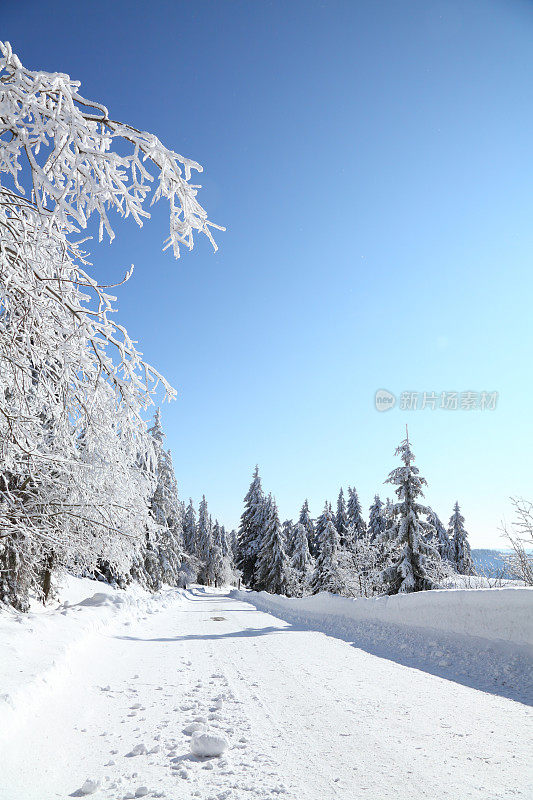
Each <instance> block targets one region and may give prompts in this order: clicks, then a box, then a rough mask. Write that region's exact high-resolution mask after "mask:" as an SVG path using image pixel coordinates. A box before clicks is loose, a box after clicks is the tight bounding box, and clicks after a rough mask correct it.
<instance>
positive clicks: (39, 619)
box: [0, 576, 183, 737]
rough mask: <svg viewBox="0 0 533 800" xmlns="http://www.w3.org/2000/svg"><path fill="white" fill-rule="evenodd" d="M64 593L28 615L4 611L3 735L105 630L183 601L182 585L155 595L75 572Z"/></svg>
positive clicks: (0, 639)
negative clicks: (177, 588) (110, 584)
mask: <svg viewBox="0 0 533 800" xmlns="http://www.w3.org/2000/svg"><path fill="white" fill-rule="evenodd" d="M59 597H60V602H58V603H57V604H56V605H55V607H47V608H43V607H42V606H41V605H37V604H35V605H34V606H33V607H32V609H31V611H30V612H29V613H27V614H21V613H19V612H15V611H13V610H10V609H2V610H0V653H1V654H2V655H1V658H0V737H1V736H2V731H4V732H5V731H9V730H10V726H12V725H14V724H17V723H21V722H22V721H23V720H24V719H25V718H26V717H27V715H28V714H31V711H32V708H33V707H34V706H35V704H36V703H37V702H39V700H40V698H41V697H42V696H43V695H47V694H49V693H50V692H53V691H54V690H55V689H56V688H58V687H60V686H61V683H62V682H63V681H64V680H65V678H66V677H68V675H69V674H70V673H72V672H73V671H74V670H75V669H78V668H81V665H82V664H83V659H85V658H87V657H89V656H90V652H91V648H92V646H93V645H94V644H95V640H96V637H98V635H99V634H100V633H101V632H102V631H104V630H106V631H109V630H110V629H111V628H112V627H113V626H115V625H117V624H119V623H122V624H124V622H126V623H127V624H128V622H133V621H134V620H136V619H139V618H140V617H141V616H144V615H146V614H150V613H154V612H155V611H157V610H159V609H161V608H164V607H166V606H167V605H168V604H175V603H179V602H183V593H181V592H180V590H163V591H161V592H159V593H157V594H156V595H151V594H149V593H148V592H146V591H144V590H142V589H140V588H139V587H136V586H131V587H129V588H128V589H127V590H125V591H124V590H120V589H113V588H112V587H111V586H108V585H106V584H103V583H100V582H98V581H93V580H89V579H87V578H73V577H72V576H67V578H66V579H65V582H64V585H63V587H62V588H61V590H60V592H59ZM105 688H107V687H102V689H103V690H105Z"/></svg>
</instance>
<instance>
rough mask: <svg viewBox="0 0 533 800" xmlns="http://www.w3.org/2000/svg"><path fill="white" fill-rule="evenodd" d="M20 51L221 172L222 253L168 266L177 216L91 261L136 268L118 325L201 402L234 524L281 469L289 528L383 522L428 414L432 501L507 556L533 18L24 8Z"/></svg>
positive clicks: (216, 215)
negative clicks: (414, 407)
mask: <svg viewBox="0 0 533 800" xmlns="http://www.w3.org/2000/svg"><path fill="white" fill-rule="evenodd" d="M0 38H2V39H8V40H9V41H11V43H12V45H13V48H14V50H15V52H17V53H18V55H19V56H20V57H21V59H22V61H23V63H24V64H25V65H26V66H27V67H29V68H33V69H45V70H49V71H61V72H67V73H69V74H70V75H72V76H73V77H75V78H77V79H80V80H81V81H82V93H83V94H84V95H85V96H86V97H89V98H92V99H96V100H99V101H101V102H104V103H105V104H106V105H107V106H108V107H109V109H110V112H111V115H112V117H113V118H115V119H123V120H125V121H127V122H129V123H131V124H133V125H135V126H137V127H140V128H143V129H146V130H150V131H153V132H154V133H156V134H157V135H158V136H159V137H160V138H161V139H162V140H163V141H164V142H165V143H166V144H168V145H169V146H170V147H172V148H174V149H176V150H178V151H179V152H182V153H183V154H184V155H187V156H190V157H191V158H195V159H197V160H198V161H199V162H200V163H201V164H203V165H204V167H205V172H204V174H203V175H202V176H201V179H199V182H201V183H202V184H203V187H204V188H203V189H202V191H201V201H202V202H203V204H204V205H205V207H206V208H207V209H208V211H209V213H210V216H211V218H212V219H213V220H214V221H215V222H218V223H220V224H223V225H226V226H227V229H228V230H227V232H226V233H220V234H218V236H217V239H218V242H219V244H220V250H219V252H218V253H216V254H213V253H212V252H210V248H209V244H208V243H207V242H201V241H198V242H197V246H196V247H195V250H194V251H193V253H190V254H185V256H184V258H183V259H181V260H180V261H178V262H175V261H173V259H172V257H171V255H170V252H167V253H162V252H161V243H162V241H163V239H164V238H165V236H166V225H167V222H166V217H165V214H164V209H163V207H162V206H161V208H159V209H157V210H156V211H155V213H154V215H153V218H152V220H151V221H150V222H148V223H146V225H145V227H144V228H143V230H142V231H138V230H137V229H136V228H135V225H134V224H133V222H131V221H126V222H121V221H119V220H117V224H116V233H117V238H116V240H115V242H114V243H113V244H112V245H111V246H107V245H106V246H98V245H95V246H94V247H93V255H94V261H95V271H96V273H97V275H98V276H99V277H101V278H102V279H103V280H105V282H110V281H112V280H116V279H119V278H120V276H121V275H122V273H123V271H124V269H125V267H127V266H129V265H130V264H131V263H132V262H134V263H135V265H136V270H135V273H134V277H133V278H132V280H131V281H130V283H129V284H128V285H127V286H125V287H123V288H121V289H120V290H119V292H118V293H119V309H120V320H121V321H122V322H123V323H124V324H125V325H126V326H127V328H128V330H129V331H130V334H131V335H133V336H134V338H136V339H138V340H139V341H140V342H141V343H142V349H143V352H144V353H145V355H146V357H147V358H148V360H149V361H151V362H152V363H154V364H155V365H156V366H157V367H158V368H159V369H160V370H161V371H162V372H163V373H164V374H165V375H166V376H167V378H168V379H169V380H170V381H171V382H172V383H173V384H174V385H175V386H176V387H177V388H178V390H179V398H178V401H177V402H176V403H173V404H172V405H168V406H167V405H165V406H164V408H163V420H164V425H165V428H166V431H167V444H168V445H169V446H170V447H171V449H172V452H173V457H174V463H175V467H176V472H177V476H178V482H179V485H180V493H181V496H182V497H184V498H185V499H187V498H188V497H189V495H191V496H192V497H193V498H194V499H195V501H197V500H198V499H199V497H200V496H201V494H202V493H203V492H205V494H206V495H207V497H208V501H209V504H210V508H211V511H212V513H213V514H215V515H217V516H218V517H219V518H220V519H221V521H223V522H224V523H225V524H227V525H229V526H233V525H235V524H236V523H237V521H238V517H239V515H240V513H241V510H242V497H243V495H244V493H245V492H246V489H247V487H248V484H249V482H250V478H251V473H252V469H253V467H254V465H255V463H256V462H257V463H259V465H260V471H261V475H262V477H263V482H264V486H265V488H266V489H268V490H271V491H272V492H273V493H274V495H275V496H276V498H277V499H278V502H279V506H280V513H281V515H282V518H285V517H291V516H294V515H296V514H297V513H298V510H299V508H300V506H301V504H302V502H303V500H304V499H305V498H306V497H307V498H309V502H310V505H311V511H312V513H314V514H318V513H319V512H320V510H321V508H322V506H323V503H324V500H325V499H331V500H332V501H335V499H336V495H337V492H338V489H339V486H340V485H341V484H342V485H344V486H346V485H347V484H352V485H355V486H356V487H357V489H358V490H359V493H360V496H361V500H362V502H363V504H364V506H365V507H366V508H367V507H368V505H369V503H370V502H371V500H372V497H373V495H374V493H375V492H380V493H381V494H382V497H384V496H386V494H387V491H388V487H386V486H384V485H383V481H384V479H385V478H386V476H387V474H388V472H389V471H390V470H391V469H392V468H393V467H394V466H396V465H397V459H395V458H394V455H393V453H394V449H395V447H396V445H397V444H398V442H399V441H400V440H401V439H402V438H403V435H404V430H405V424H406V422H407V423H408V424H409V431H410V438H411V439H412V441H413V446H414V450H415V453H416V455H417V462H418V465H419V467H420V469H421V472H422V474H423V475H425V477H426V478H427V480H428V484H429V486H428V490H427V492H426V499H427V502H428V503H429V504H431V505H432V506H433V507H434V508H435V510H436V511H437V513H439V515H440V516H441V518H442V519H443V521H444V522H445V523H447V521H448V518H449V516H450V514H451V512H452V505H453V503H454V502H455V500H456V499H458V500H459V502H460V504H461V506H462V509H463V512H464V515H465V518H466V523H467V527H468V529H469V530H470V532H471V541H472V543H473V545H474V546H490V545H499V544H501V540H500V538H499V533H498V526H499V524H500V521H501V520H502V518H504V517H508V516H509V514H510V504H509V496H511V495H513V496H514V495H524V496H526V497H529V498H530V499H533V492H532V490H531V453H532V450H533V434H532V431H533V425H532V410H531V409H532V405H533V385H532V383H533V382H532V378H531V352H532V332H531V298H532V290H533V279H532V270H531V264H532V258H533V160H532V155H531V153H532V141H533V135H532V134H533V104H532V103H531V85H532V80H533V47H532V41H533V5H532V4H531V3H530V2H525V0H524V1H523V2H522V1H521V0H507V2H504V1H503V0H479V1H475V0H447V1H445V2H441V0H435V2H433V1H432V0H430V2H428V0H418V1H416V0H406V2H402V3H399V2H394V0H378V1H377V2H373V3H368V2H359V1H356V0H349V1H348V0H343V1H340V0H326V1H325V2H314V0H289V1H288V2H287V0H279V1H277V0H276V2H253V1H252V0H247V2H241V1H239V0H237V1H233V0H232V1H231V2H230V0H218V2H205V1H202V0H200V1H197V2H194V3H193V2H163V1H162V0H153V2H150V3H148V2H146V3H144V2H142V3H139V2H131V1H130V2H125V0H114V2H113V3H110V2H102V0H93V2H90V3H88V2H79V3H76V4H73V3H72V2H65V0H57V2H54V3H53V4H51V3H46V2H34V0H25V2H24V3H20V2H13V0H4V2H3V3H2V14H1V25H0ZM379 388H386V389H389V390H391V391H392V392H394V393H396V394H398V393H399V392H401V391H402V390H414V391H419V392H423V391H437V392H440V391H442V390H457V391H463V390H472V391H482V390H489V391H497V392H499V401H498V406H497V408H496V410H494V411H483V412H481V411H470V412H467V411H461V410H457V411H437V410H434V411H431V410H425V411H422V410H418V411H402V410H400V409H398V408H395V409H393V410H391V411H389V412H387V413H385V414H383V413H378V412H377V411H376V410H375V408H374V393H375V391H376V389H379ZM388 493H389V494H390V491H389V492H388Z"/></svg>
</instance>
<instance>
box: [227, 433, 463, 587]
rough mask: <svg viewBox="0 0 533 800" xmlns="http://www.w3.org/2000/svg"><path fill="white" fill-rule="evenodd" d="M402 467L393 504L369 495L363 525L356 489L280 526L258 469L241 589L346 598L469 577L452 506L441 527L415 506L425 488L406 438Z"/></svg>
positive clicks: (247, 516) (242, 539)
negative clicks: (316, 513)
mask: <svg viewBox="0 0 533 800" xmlns="http://www.w3.org/2000/svg"><path fill="white" fill-rule="evenodd" d="M396 455H399V456H400V458H401V461H402V466H400V467H398V468H397V469H395V470H393V471H392V472H391V473H390V475H389V477H388V478H387V481H386V482H388V483H390V484H392V485H393V486H395V487H396V488H395V493H396V497H397V502H392V501H391V500H390V499H387V500H386V501H385V503H383V502H382V500H381V499H380V497H379V495H377V494H376V495H375V497H374V501H373V503H372V505H371V506H370V510H369V519H368V522H366V521H365V519H364V517H363V513H362V509H361V504H360V502H359V497H358V494H357V491H356V489H355V488H353V487H349V488H348V491H347V497H346V496H345V494H344V490H343V489H342V488H341V490H340V492H339V496H338V499H337V504H336V508H335V510H333V508H332V505H331V503H330V502H326V503H325V505H324V510H323V511H322V514H321V515H320V516H319V517H318V518H317V519H315V520H313V519H312V518H311V516H310V513H309V504H308V502H307V500H306V501H305V502H304V504H303V506H302V508H301V511H300V515H299V518H298V520H297V521H296V522H293V521H292V520H286V521H285V522H284V523H283V524H282V523H281V522H280V518H279V513H278V508H277V505H276V501H275V500H274V498H273V497H272V495H271V494H269V495H265V493H264V491H263V489H262V485H261V478H260V476H259V469H258V467H256V469H255V472H254V475H253V480H252V483H251V485H250V488H249V490H248V493H247V494H246V497H245V499H244V505H245V507H244V512H243V514H242V516H241V524H240V527H239V532H238V537H237V545H236V564H237V567H238V568H239V569H240V570H241V573H242V578H243V580H244V582H245V584H246V585H247V586H249V587H250V588H252V589H255V590H257V591H267V592H271V593H276V594H284V595H289V596H296V597H301V596H302V595H305V594H314V593H316V592H320V591H327V592H332V593H334V594H341V595H347V596H365V597H370V596H373V595H379V594H396V593H399V592H416V591H422V590H425V589H435V588H438V587H439V586H440V585H441V584H442V583H443V582H444V581H445V580H446V579H448V578H450V577H452V576H453V575H454V574H456V573H459V574H463V575H465V574H473V572H474V567H473V562H472V556H471V551H470V546H469V543H468V534H467V532H466V530H465V526H464V518H463V516H462V514H461V511H460V508H459V504H458V503H456V504H455V507H454V509H453V513H452V515H451V517H450V521H449V525H448V528H447V529H446V528H445V527H444V525H443V524H442V522H441V521H440V519H439V517H438V516H437V514H436V513H435V511H433V509H431V508H430V507H429V506H424V505H422V504H421V503H420V502H419V499H420V498H421V497H422V496H423V492H422V487H423V486H424V485H425V484H426V481H425V479H424V478H422V477H421V476H420V474H419V471H418V468H417V467H416V466H415V465H414V463H413V462H414V455H413V452H412V449H411V445H410V443H409V440H408V438H406V439H405V440H404V441H403V442H402V443H401V444H400V446H399V447H398V448H397V450H396Z"/></svg>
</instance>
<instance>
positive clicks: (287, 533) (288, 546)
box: [281, 519, 294, 558]
mask: <svg viewBox="0 0 533 800" xmlns="http://www.w3.org/2000/svg"><path fill="white" fill-rule="evenodd" d="M281 532H282V535H283V547H284V548H285V552H286V553H287V556H288V558H291V556H292V554H293V532H294V523H293V521H292V519H286V520H285V522H284V523H283V525H282V526H281Z"/></svg>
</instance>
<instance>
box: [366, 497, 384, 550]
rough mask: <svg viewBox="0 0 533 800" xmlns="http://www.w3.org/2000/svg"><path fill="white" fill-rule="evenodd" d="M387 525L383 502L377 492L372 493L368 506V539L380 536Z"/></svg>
mask: <svg viewBox="0 0 533 800" xmlns="http://www.w3.org/2000/svg"><path fill="white" fill-rule="evenodd" d="M386 527H387V520H386V517H385V512H384V510H383V503H382V502H381V500H380V497H379V494H376V495H374V502H373V503H372V505H371V506H370V512H369V518H368V534H369V536H370V541H371V542H373V541H374V540H375V539H377V537H378V536H380V535H381V534H382V533H383V531H384V530H385V529H386Z"/></svg>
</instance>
